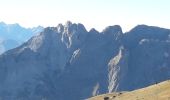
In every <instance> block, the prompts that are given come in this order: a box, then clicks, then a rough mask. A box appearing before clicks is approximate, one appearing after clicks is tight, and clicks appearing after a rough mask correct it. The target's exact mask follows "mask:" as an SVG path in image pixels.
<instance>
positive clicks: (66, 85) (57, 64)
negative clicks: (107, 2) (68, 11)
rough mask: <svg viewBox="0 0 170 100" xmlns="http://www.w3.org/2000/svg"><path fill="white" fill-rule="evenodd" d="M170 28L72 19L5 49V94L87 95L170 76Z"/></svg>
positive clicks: (1, 77) (0, 94)
mask: <svg viewBox="0 0 170 100" xmlns="http://www.w3.org/2000/svg"><path fill="white" fill-rule="evenodd" d="M169 55H170V30H169V29H164V28H159V27H154V26H147V25H138V26H136V27H135V28H133V29H132V30H130V31H129V32H126V33H123V32H122V29H121V27H120V26H119V25H114V26H108V27H106V28H105V29H104V30H103V31H102V32H98V31H97V30H95V29H94V28H93V29H91V30H90V31H87V30H86V29H85V27H84V25H83V24H80V23H78V24H75V23H72V22H70V21H68V22H67V23H66V24H65V25H62V24H59V25H58V26H57V27H47V28H45V29H44V30H43V31H42V32H40V33H39V34H38V35H36V36H33V37H32V38H31V39H29V40H28V41H27V42H25V43H23V44H22V45H20V46H18V47H16V48H14V49H11V50H8V51H7V52H5V53H3V54H2V55H0V98H1V99H2V100H82V99H85V98H88V97H90V96H94V95H97V94H103V93H107V92H109V93H111V92H113V91H129V90H134V89H138V88H143V87H146V86H149V85H152V84H155V83H157V82H161V81H164V80H167V79H169V78H170V62H169V60H170V56H169Z"/></svg>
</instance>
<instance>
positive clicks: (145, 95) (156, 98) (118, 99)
mask: <svg viewBox="0 0 170 100" xmlns="http://www.w3.org/2000/svg"><path fill="white" fill-rule="evenodd" d="M104 97H109V98H110V99H109V100H170V80H168V81H165V82H161V83H159V84H155V85H152V86H149V87H146V88H142V89H138V90H134V91H130V92H124V93H111V94H103V95H99V96H96V97H92V98H90V99H88V100H104Z"/></svg>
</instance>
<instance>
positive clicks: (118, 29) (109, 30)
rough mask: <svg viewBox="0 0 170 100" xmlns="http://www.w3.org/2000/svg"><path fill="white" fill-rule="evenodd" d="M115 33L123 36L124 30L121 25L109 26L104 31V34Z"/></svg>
mask: <svg viewBox="0 0 170 100" xmlns="http://www.w3.org/2000/svg"><path fill="white" fill-rule="evenodd" d="M115 32H120V34H123V33H122V28H121V27H120V26H119V25H114V26H108V27H106V28H105V29H104V30H103V33H115Z"/></svg>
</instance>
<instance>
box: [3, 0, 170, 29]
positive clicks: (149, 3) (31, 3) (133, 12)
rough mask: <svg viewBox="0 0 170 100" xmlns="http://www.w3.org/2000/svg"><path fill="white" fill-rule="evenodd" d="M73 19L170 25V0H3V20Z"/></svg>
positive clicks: (28, 23)
mask: <svg viewBox="0 0 170 100" xmlns="http://www.w3.org/2000/svg"><path fill="white" fill-rule="evenodd" d="M67 20H70V21H72V22H75V23H79V22H80V23H83V24H84V25H85V26H86V27H87V29H90V28H92V27H94V28H96V29H98V30H99V31H101V30H103V29H104V28H105V27H106V26H108V25H115V24H119V25H121V26H122V28H123V30H124V31H128V30H129V29H131V28H133V27H134V26H136V25H138V24H147V25H152V26H160V27H165V28H170V0H0V21H4V22H6V23H9V24H11V23H19V24H21V25H22V26H25V27H33V26H37V25H42V26H57V25H58V23H65V22H66V21H67Z"/></svg>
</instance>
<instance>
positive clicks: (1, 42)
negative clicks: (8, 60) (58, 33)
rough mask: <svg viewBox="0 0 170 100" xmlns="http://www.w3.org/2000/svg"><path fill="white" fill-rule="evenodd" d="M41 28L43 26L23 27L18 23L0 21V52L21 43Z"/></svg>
mask: <svg viewBox="0 0 170 100" xmlns="http://www.w3.org/2000/svg"><path fill="white" fill-rule="evenodd" d="M42 30H43V27H41V26H38V27H34V28H24V27H22V26H20V25H19V24H5V23H4V22H0V53H3V52H5V51H7V50H9V49H12V48H15V47H17V46H19V45H21V44H22V43H24V42H26V41H27V40H28V39H29V38H31V37H32V36H33V35H35V34H37V33H40V32H41V31H42Z"/></svg>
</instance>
